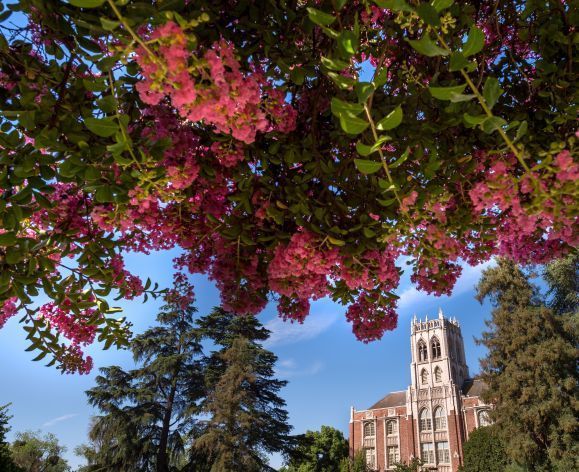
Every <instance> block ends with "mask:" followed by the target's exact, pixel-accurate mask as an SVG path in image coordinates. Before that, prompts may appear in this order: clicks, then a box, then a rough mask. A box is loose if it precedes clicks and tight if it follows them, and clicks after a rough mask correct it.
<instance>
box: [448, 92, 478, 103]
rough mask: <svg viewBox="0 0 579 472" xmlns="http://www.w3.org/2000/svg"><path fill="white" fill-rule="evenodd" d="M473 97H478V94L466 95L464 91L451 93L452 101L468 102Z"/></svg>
mask: <svg viewBox="0 0 579 472" xmlns="http://www.w3.org/2000/svg"><path fill="white" fill-rule="evenodd" d="M473 98H476V95H473V94H467V95H464V94H462V93H451V94H450V101H451V102H452V103H459V102H468V101H470V100H472V99H473Z"/></svg>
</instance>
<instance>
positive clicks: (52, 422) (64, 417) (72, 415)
mask: <svg viewBox="0 0 579 472" xmlns="http://www.w3.org/2000/svg"><path fill="white" fill-rule="evenodd" d="M76 416H78V413H70V414H68V415H62V416H58V417H56V418H53V419H51V420H49V421H47V422H46V423H44V424H43V425H42V427H43V428H47V427H50V426H54V425H55V424H56V423H60V422H62V421H66V420H70V419H71V418H75V417H76Z"/></svg>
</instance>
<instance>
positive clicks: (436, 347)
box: [430, 336, 442, 359]
mask: <svg viewBox="0 0 579 472" xmlns="http://www.w3.org/2000/svg"><path fill="white" fill-rule="evenodd" d="M430 348H431V351H432V358H433V359H439V358H440V357H442V352H441V350H440V341H439V340H438V338H437V337H436V336H434V337H433V338H432V339H431V340H430Z"/></svg>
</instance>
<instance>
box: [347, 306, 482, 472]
mask: <svg viewBox="0 0 579 472" xmlns="http://www.w3.org/2000/svg"><path fill="white" fill-rule="evenodd" d="M410 349H411V351H412V362H411V364H410V376H411V385H410V386H409V387H408V388H407V389H406V390H402V391H400V392H392V393H389V394H388V395H386V396H385V397H384V398H382V399H381V400H380V401H378V402H377V403H376V404H374V405H372V406H371V407H370V408H368V409H367V410H356V409H354V408H353V407H352V410H351V414H350V455H352V456H353V455H354V454H355V453H356V452H358V451H359V450H364V451H365V456H366V463H367V464H368V465H370V466H372V467H373V468H374V470H377V471H387V470H391V469H393V468H394V464H395V463H397V462H403V463H407V462H409V461H410V460H411V459H412V458H413V457H421V458H422V460H424V461H425V462H426V464H425V466H424V469H425V470H437V471H439V472H456V471H457V470H458V467H459V466H460V465H461V464H462V445H463V443H464V441H466V439H467V438H468V435H469V434H470V432H471V431H472V430H473V429H475V428H477V427H479V426H484V425H486V424H488V421H489V420H488V409H489V405H485V404H484V403H483V402H482V400H481V399H480V398H479V395H480V394H481V393H482V391H483V389H484V388H485V385H484V383H483V382H482V381H481V380H477V379H470V378H469V373H468V366H467V365H466V360H465V356H464V342H463V339H462V334H461V331H460V324H459V323H458V321H456V319H448V318H445V317H444V316H443V314H442V310H440V311H439V314H438V318H437V319H433V320H429V319H428V317H427V318H426V320H425V321H421V320H417V319H416V317H414V319H413V320H412V323H411V330H410Z"/></svg>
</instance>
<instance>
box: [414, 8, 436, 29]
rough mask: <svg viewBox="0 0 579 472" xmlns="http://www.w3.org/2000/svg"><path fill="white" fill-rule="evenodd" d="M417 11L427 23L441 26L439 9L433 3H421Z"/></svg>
mask: <svg viewBox="0 0 579 472" xmlns="http://www.w3.org/2000/svg"><path fill="white" fill-rule="evenodd" d="M416 13H418V16H419V17H420V18H422V19H423V20H424V22H425V23H426V24H427V25H430V26H440V17H439V16H438V11H437V10H436V8H434V7H433V6H432V5H429V4H428V3H421V4H420V5H418V7H417V8H416Z"/></svg>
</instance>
